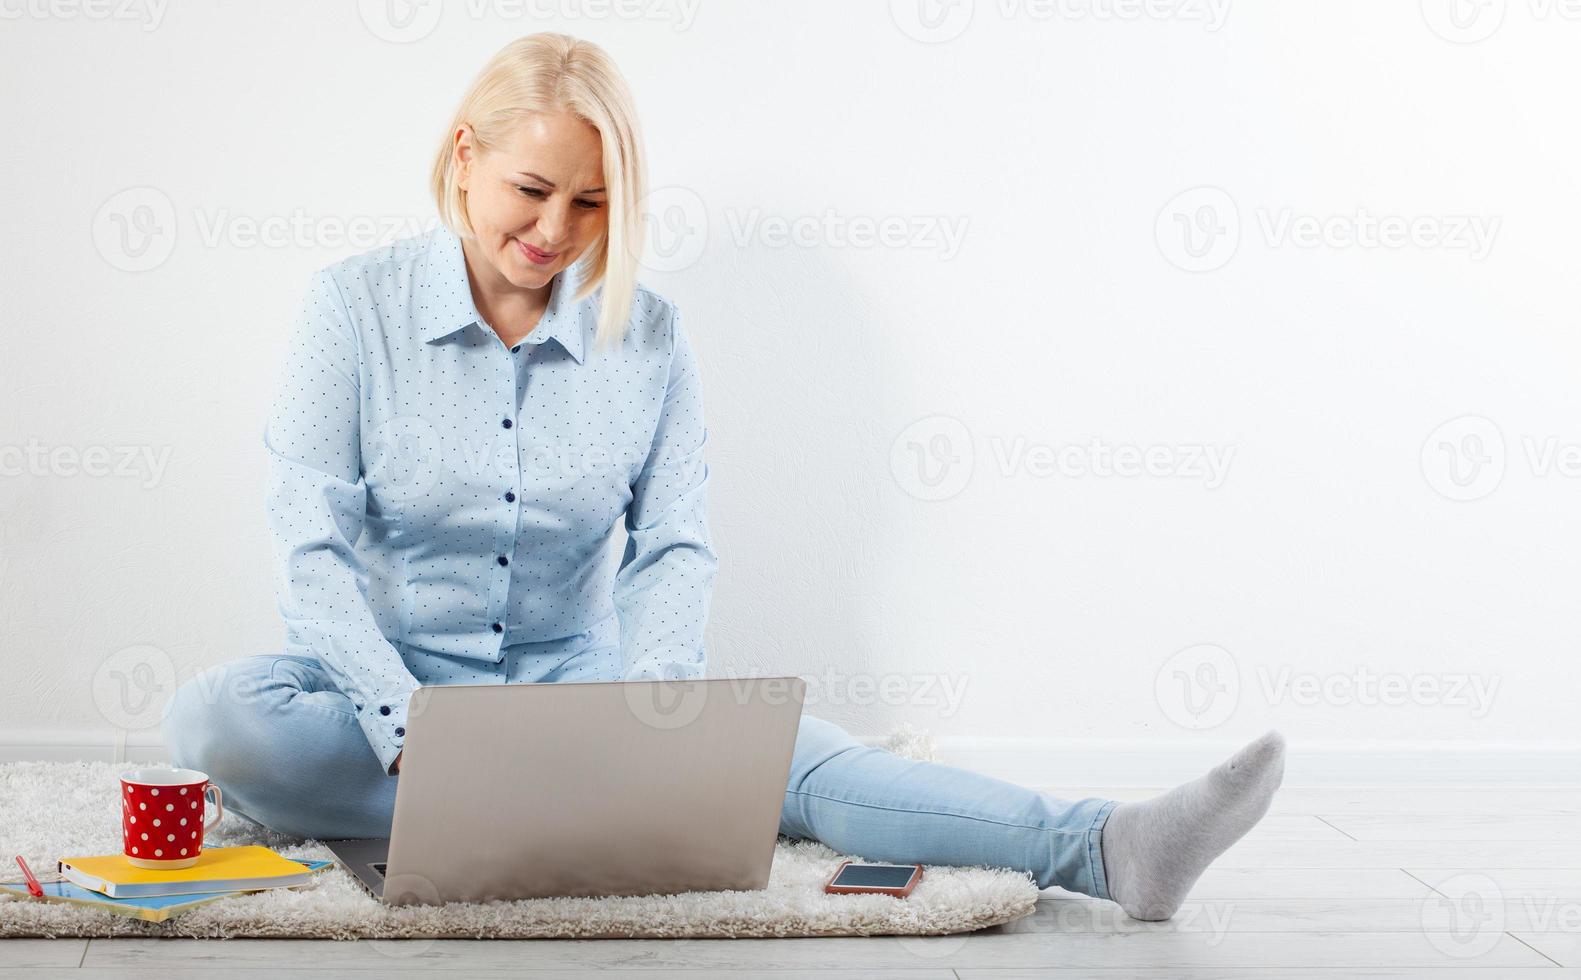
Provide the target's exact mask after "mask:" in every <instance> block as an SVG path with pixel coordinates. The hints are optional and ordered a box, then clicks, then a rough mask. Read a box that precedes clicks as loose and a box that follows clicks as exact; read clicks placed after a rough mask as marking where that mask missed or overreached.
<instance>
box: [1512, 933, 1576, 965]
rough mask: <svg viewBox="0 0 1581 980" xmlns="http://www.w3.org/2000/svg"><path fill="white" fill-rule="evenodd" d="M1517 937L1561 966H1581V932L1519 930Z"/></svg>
mask: <svg viewBox="0 0 1581 980" xmlns="http://www.w3.org/2000/svg"><path fill="white" fill-rule="evenodd" d="M1515 937H1516V938H1517V939H1519V940H1520V941H1521V942H1523V943H1525V944H1526V945H1528V946H1530V947H1531V948H1533V949H1535V950H1537V951H1538V952H1539V953H1541V954H1543V955H1544V956H1546V957H1548V958H1549V959H1551V960H1553V961H1554V962H1555V963H1558V964H1559V965H1560V966H1571V967H1581V932H1576V931H1574V930H1570V931H1567V932H1517V933H1515Z"/></svg>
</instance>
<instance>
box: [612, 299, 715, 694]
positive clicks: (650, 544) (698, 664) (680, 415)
mask: <svg viewBox="0 0 1581 980" xmlns="http://www.w3.org/2000/svg"><path fill="white" fill-rule="evenodd" d="M670 331H671V340H670V350H671V355H670V367H669V381H668V384H667V386H666V389H665V396H664V407H663V410H662V412H661V413H660V418H659V422H658V426H657V429H656V430H655V434H654V439H653V446H652V448H651V450H650V452H649V454H648V457H647V459H646V461H645V463H644V465H643V468H642V471H641V473H640V474H639V476H638V478H637V480H636V481H635V482H634V483H633V484H632V501H631V504H630V506H629V507H628V508H627V510H626V532H627V535H628V537H627V541H626V550H625V554H624V555H623V556H622V559H621V564H620V569H619V571H618V572H617V573H616V578H615V608H616V611H617V613H618V614H619V619H620V652H621V667H622V671H623V676H624V677H625V678H626V679H627V680H642V679H669V678H677V679H687V678H696V677H701V676H703V674H704V672H705V670H706V669H707V655H706V653H705V651H704V646H703V633H704V629H705V628H706V626H707V624H708V607H709V602H710V600H711V597H712V593H713V581H714V571H715V568H716V567H717V565H718V559H717V556H716V555H715V553H714V548H713V542H712V540H711V538H710V535H709V528H708V512H707V511H708V508H707V491H708V464H707V463H706V462H705V461H704V458H703V453H704V448H705V446H706V445H707V442H708V430H707V428H706V427H705V426H704V424H703V393H702V379H701V377H700V375H699V373H698V365H697V358H696V355H695V353H694V352H693V350H692V347H691V344H690V342H689V341H688V339H687V336H686V332H685V330H684V329H683V327H682V325H681V320H680V313H679V311H678V310H676V309H675V308H674V307H673V306H672V308H671V311H670Z"/></svg>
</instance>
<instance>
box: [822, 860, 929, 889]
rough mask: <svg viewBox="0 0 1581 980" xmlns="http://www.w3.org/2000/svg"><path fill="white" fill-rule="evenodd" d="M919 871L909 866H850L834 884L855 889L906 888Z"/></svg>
mask: <svg viewBox="0 0 1581 980" xmlns="http://www.w3.org/2000/svg"><path fill="white" fill-rule="evenodd" d="M916 872H917V869H916V868H913V867H912V866H911V865H909V864H848V865H846V866H845V867H844V868H841V869H840V874H839V876H838V877H836V878H835V879H834V884H836V885H840V886H842V887H855V888H905V887H906V882H908V881H910V880H911V876H912V875H913V874H916Z"/></svg>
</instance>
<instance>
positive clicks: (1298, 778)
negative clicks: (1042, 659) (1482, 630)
mask: <svg viewBox="0 0 1581 980" xmlns="http://www.w3.org/2000/svg"><path fill="white" fill-rule="evenodd" d="M923 737H924V738H925V737H926V736H923ZM861 741H863V742H864V743H867V744H870V745H871V744H878V743H881V742H883V741H884V739H883V738H881V737H878V736H866V737H862V738H861ZM933 741H934V744H935V746H936V749H937V758H938V761H940V762H943V763H947V764H949V765H952V766H960V767H961V768H963V769H971V770H974V771H976V772H981V773H986V774H987V775H990V776H995V777H998V778H1000V779H1008V780H1010V781H1012V782H1016V783H1020V784H1022V785H1025V786H1037V787H1040V788H1054V787H1060V786H1069V787H1076V788H1083V789H1086V788H1100V787H1162V786H1173V785H1174V784H1176V783H1179V782H1182V781H1184V780H1187V779H1190V778H1192V777H1194V776H1197V775H1200V774H1201V773H1203V772H1205V771H1206V770H1208V769H1209V768H1211V767H1212V766H1214V765H1215V764H1217V763H1218V762H1220V761H1221V760H1223V759H1224V758H1225V757H1226V756H1228V755H1229V754H1230V753H1232V752H1234V751H1235V749H1236V748H1238V747H1239V744H1240V743H1238V742H1235V741H1226V740H1198V739H1158V740H1151V739H1149V740H1127V741H1122V740H1100V739H1069V738H997V737H993V738H991V737H974V736H944V737H939V738H935V739H934V740H933ZM167 758H168V756H167V755H166V754H165V747H164V744H163V742H162V741H161V739H160V737H159V734H158V732H157V731H148V732H131V733H126V732H119V733H117V732H110V731H99V732H0V762H20V761H50V762H74V761H79V760H85V761H94V762H162V761H165V760H166V759H167ZM1285 785H1286V786H1319V787H1321V786H1334V787H1341V786H1380V787H1382V786H1392V787H1422V788H1426V787H1434V786H1440V787H1459V786H1507V787H1513V786H1537V787H1581V742H1485V741H1484V742H1454V741H1436V742H1428V741H1397V740H1378V741H1334V740H1298V741H1295V742H1293V743H1292V744H1291V745H1290V749H1289V754H1288V761H1287V764H1286V771H1285Z"/></svg>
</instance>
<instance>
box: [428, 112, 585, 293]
mask: <svg viewBox="0 0 1581 980" xmlns="http://www.w3.org/2000/svg"><path fill="white" fill-rule="evenodd" d="M455 165H456V168H457V174H458V177H457V179H458V181H459V183H460V185H461V187H462V188H463V189H464V190H465V191H466V192H467V193H466V208H467V218H468V220H469V221H471V223H472V230H473V232H474V233H475V234H476V236H477V238H476V240H475V241H468V242H466V243H465V244H466V248H467V252H468V257H469V258H470V259H471V260H472V261H473V263H474V264H476V263H477V262H479V261H480V260H481V262H483V263H486V265H487V266H488V268H491V269H492V270H493V272H494V273H495V276H493V277H491V276H487V275H480V276H479V278H480V279H482V280H484V281H483V282H480V283H479V285H481V286H482V287H483V288H484V291H485V292H488V293H491V294H497V293H509V292H510V291H511V288H512V287H515V288H516V289H519V290H529V291H536V290H541V289H543V288H544V287H546V286H548V285H549V281H550V280H551V279H553V278H554V276H555V274H556V273H558V272H560V271H561V270H562V269H565V268H566V267H567V266H569V265H570V264H571V263H573V262H575V261H576V260H577V259H578V258H579V257H581V255H582V254H583V253H584V252H586V251H587V249H588V247H589V246H591V245H592V244H593V243H594V242H596V241H597V240H598V236H599V235H601V234H603V232H604V229H605V226H606V223H607V221H608V197H607V196H606V194H605V193H604V166H603V142H602V140H601V139H600V137H599V134H598V130H596V129H594V128H593V127H592V126H590V125H589V124H587V123H586V122H584V121H582V120H581V119H578V118H576V117H575V116H572V115H570V114H567V113H541V112H535V113H529V114H528V115H526V116H524V117H523V119H522V121H521V123H520V125H518V126H517V127H516V128H515V130H514V131H513V133H512V134H511V138H510V139H509V140H508V141H506V142H505V143H503V144H501V145H499V146H496V147H493V148H491V149H484V150H479V149H478V148H477V146H476V145H475V143H474V142H473V136H472V129H471V127H468V126H463V127H461V128H460V130H458V133H457V136H456V141H455ZM475 271H476V272H478V273H485V272H486V270H485V269H483V268H479V269H476V270H475ZM489 279H493V280H494V281H492V282H489V281H487V280H489Z"/></svg>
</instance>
